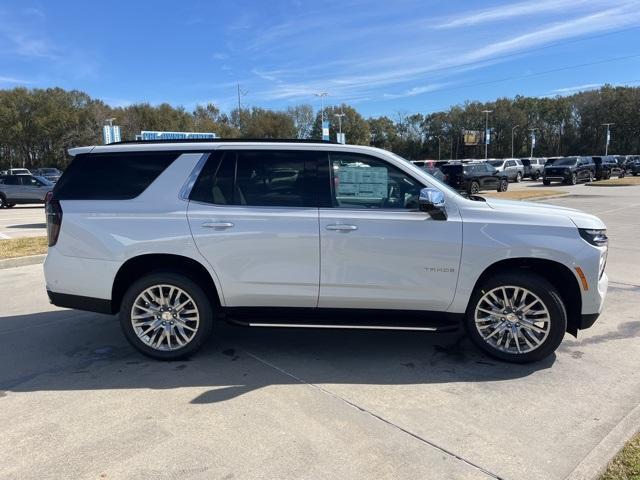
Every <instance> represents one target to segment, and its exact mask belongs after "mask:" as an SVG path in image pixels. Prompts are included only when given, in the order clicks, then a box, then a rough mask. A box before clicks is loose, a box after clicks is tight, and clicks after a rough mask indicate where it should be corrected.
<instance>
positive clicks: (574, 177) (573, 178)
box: [567, 173, 578, 185]
mask: <svg viewBox="0 0 640 480" xmlns="http://www.w3.org/2000/svg"><path fill="white" fill-rule="evenodd" d="M567 183H569V185H576V184H577V183H578V175H577V174H575V173H572V174H571V177H570V178H569V181H568V182H567Z"/></svg>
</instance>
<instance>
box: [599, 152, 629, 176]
mask: <svg viewBox="0 0 640 480" xmlns="http://www.w3.org/2000/svg"><path fill="white" fill-rule="evenodd" d="M591 158H592V159H593V163H594V164H595V166H596V175H595V177H596V180H606V179H607V178H611V177H612V176H616V177H619V178H622V177H624V176H625V173H626V171H625V168H624V165H623V164H620V163H618V160H617V159H616V157H614V156H613V155H606V156H602V157H591Z"/></svg>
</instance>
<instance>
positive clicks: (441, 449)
mask: <svg viewBox="0 0 640 480" xmlns="http://www.w3.org/2000/svg"><path fill="white" fill-rule="evenodd" d="M242 351H243V352H244V353H246V354H247V355H249V356H250V357H251V358H253V359H254V360H256V361H258V362H260V363H262V364H263V365H265V366H267V367H270V368H273V369H274V370H277V371H278V372H280V373H281V374H283V375H286V376H288V377H290V378H293V379H294V380H296V381H298V382H300V383H301V384H303V385H307V386H309V387H312V388H315V389H316V390H319V391H320V392H322V393H324V394H325V395H329V396H331V397H333V398H335V399H336V400H340V401H341V402H343V403H346V404H347V405H349V406H350V407H352V408H355V409H356V410H359V411H360V412H362V413H365V414H367V415H369V416H371V417H373V418H375V419H377V420H379V421H381V422H383V423H385V424H387V425H389V426H390V427H393V428H395V429H396V430H399V431H401V432H402V433H405V434H407V435H409V436H411V437H413V438H415V439H416V440H418V441H420V442H422V443H424V444H426V445H428V446H430V447H432V448H435V449H436V450H438V451H440V452H442V453H444V454H445V455H448V456H450V457H453V458H455V459H457V460H459V461H461V462H462V463H465V464H466V465H469V466H470V467H472V468H475V469H477V470H480V471H481V472H482V473H484V474H485V475H488V476H490V477H491V478H495V479H496V480H505V479H504V477H501V476H499V475H497V474H495V473H493V472H491V471H489V470H487V469H486V468H483V467H481V466H480V465H477V464H475V463H473V462H472V461H470V460H467V459H466V458H464V457H462V456H460V455H458V454H456V453H453V452H452V451H450V450H447V449H446V448H444V447H441V446H440V445H438V444H436V443H433V442H432V441H430V440H427V439H426V438H424V437H421V436H420V435H418V434H416V433H413V432H411V431H409V430H407V429H406V428H403V427H401V426H400V425H397V424H395V423H393V422H392V421H390V420H387V419H386V418H384V417H381V416H380V415H378V414H376V413H373V412H372V411H370V410H367V409H366V408H364V407H361V406H359V405H357V404H355V403H353V402H351V401H350V400H347V399H346V398H344V397H342V396H340V395H338V394H337V393H333V392H332V391H330V390H327V389H325V388H322V387H321V386H320V385H316V384H315V383H309V382H307V381H305V380H303V379H302V378H300V377H298V376H296V375H294V374H293V373H290V372H288V371H286V370H284V369H283V368H280V367H278V366H277V365H274V364H272V363H270V362H268V361H266V360H264V359H262V358H260V357H258V356H257V355H254V354H253V353H251V352H249V351H247V350H244V349H243V350H242Z"/></svg>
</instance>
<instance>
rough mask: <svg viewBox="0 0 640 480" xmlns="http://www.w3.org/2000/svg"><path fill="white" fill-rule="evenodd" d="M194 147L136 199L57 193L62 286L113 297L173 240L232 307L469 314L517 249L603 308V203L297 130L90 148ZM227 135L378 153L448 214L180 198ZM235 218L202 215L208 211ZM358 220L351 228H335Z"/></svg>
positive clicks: (52, 266)
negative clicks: (471, 188) (584, 204)
mask: <svg viewBox="0 0 640 480" xmlns="http://www.w3.org/2000/svg"><path fill="white" fill-rule="evenodd" d="M177 148H179V149H180V150H182V151H194V152H197V153H184V154H182V155H181V156H180V157H179V158H178V159H177V160H176V161H175V162H173V163H172V164H171V165H170V166H169V167H168V168H167V169H166V170H165V171H164V172H163V173H162V174H161V175H160V176H159V177H158V178H157V179H156V180H155V181H154V182H153V183H152V184H151V185H150V186H149V187H148V188H147V189H146V190H145V191H144V192H143V193H142V194H141V195H140V196H138V197H137V198H135V199H133V200H117V201H105V200H100V201H77V200H66V201H61V204H62V209H63V212H64V215H63V221H62V228H61V231H60V236H59V239H58V242H57V244H56V245H55V246H54V247H51V248H50V249H49V254H48V256H47V259H46V262H45V267H44V268H45V276H46V282H47V288H48V289H49V290H51V291H53V292H57V293H64V294H71V295H79V296H86V297H93V298H99V299H111V295H112V287H113V281H114V278H115V276H116V274H117V272H118V270H119V269H120V267H121V266H122V265H123V264H124V263H125V262H126V261H127V260H129V259H132V258H134V257H136V256H139V255H143V254H149V253H154V254H158V253H169V254H175V255H181V256H184V257H188V258H191V259H193V260H195V261H197V262H199V263H200V264H202V265H203V266H204V267H205V268H206V269H207V271H208V272H209V274H210V275H211V278H212V279H213V282H214V284H215V286H216V288H217V290H218V295H219V298H220V302H221V304H222V306H226V307H259V306H265V307H312V308H313V307H327V308H373V309H397V310H430V311H442V312H451V313H463V312H464V311H465V310H466V308H467V304H468V302H469V298H470V296H471V294H472V291H473V288H474V286H475V284H476V281H477V280H478V278H479V277H480V275H481V274H482V273H483V272H484V271H485V270H486V269H487V268H488V267H490V266H491V265H492V264H494V263H495V262H497V261H500V260H505V259H509V258H540V259H549V260H553V261H556V262H558V263H561V264H562V265H564V266H566V267H567V268H568V269H569V270H571V272H573V273H574V275H575V276H576V281H577V282H579V278H578V277H577V274H576V271H575V268H576V267H580V268H581V269H582V270H583V272H584V274H585V276H586V278H587V281H588V282H589V285H590V286H591V288H589V290H588V291H584V290H582V289H581V293H582V313H583V314H595V313H599V312H600V311H601V309H602V305H603V301H604V298H605V295H606V289H607V276H606V274H603V275H602V276H601V277H600V276H599V265H600V258H601V256H602V255H603V253H604V249H603V248H598V247H594V246H592V245H590V244H588V243H587V242H585V241H584V240H583V239H582V238H581V237H580V235H579V233H578V228H589V229H604V228H605V225H604V224H603V223H602V221H600V219H598V218H597V217H595V216H592V215H588V214H585V213H582V212H579V211H577V210H572V209H564V208H559V207H555V206H546V205H543V204H537V203H535V204H534V203H524V202H508V201H501V200H493V199H490V200H487V202H486V203H485V202H478V201H471V200H468V199H466V198H464V197H462V196H460V195H459V194H458V193H456V192H454V191H453V190H451V189H450V188H449V187H447V186H446V185H444V184H442V183H440V182H439V181H438V180H436V179H434V178H433V177H431V176H430V175H429V174H427V173H425V172H424V171H423V170H421V169H419V168H417V167H415V166H413V165H412V164H411V163H409V162H406V161H405V160H403V159H401V158H400V157H397V156H395V155H393V154H391V153H389V152H387V151H384V150H380V149H376V148H371V147H359V146H351V145H333V144H327V145H321V144H317V145H312V144H292V143H281V144H279V143H246V142H244V143H240V142H239V143H238V144H235V143H224V144H222V143H221V144H215V143H202V144H198V143H191V144H176V145H171V144H161V145H156V144H152V145H147V144H140V145H136V144H129V145H113V146H100V147H83V148H80V149H74V150H73V151H72V154H77V153H81V152H82V153H86V152H89V151H92V152H95V153H98V152H114V151H139V150H145V151H150V150H155V151H157V150H176V149H177ZM218 148H225V149H238V148H251V149H254V150H255V149H278V150H286V149H290V150H306V149H310V150H328V151H343V152H344V151H347V152H355V153H362V154H366V155H370V156H373V157H377V158H380V159H382V160H384V161H386V162H388V163H389V164H392V165H393V166H395V167H397V168H399V169H400V170H402V171H404V172H405V173H407V174H408V175H410V176H411V177H413V179H415V180H416V181H417V182H418V183H421V184H423V185H424V186H425V187H433V188H438V189H440V190H441V191H443V193H444V195H445V199H446V211H447V216H448V218H447V220H444V221H442V220H434V219H432V218H431V217H430V216H429V215H427V214H426V213H422V212H410V211H406V210H391V209H388V210H385V209H381V210H373V209H369V210H349V209H335V208H308V207H304V208H303V207H301V208H285V207H248V206H217V205H210V204H202V203H198V202H189V201H188V200H186V199H183V198H181V196H180V192H181V191H182V189H183V187H184V186H185V183H186V182H187V180H188V179H189V177H190V176H191V174H192V172H193V171H194V169H196V167H197V166H198V165H199V162H200V163H201V159H202V158H203V154H202V153H201V152H203V151H207V152H208V151H212V150H215V149H218ZM206 222H217V223H223V224H226V223H230V224H233V226H232V227H230V228H220V229H218V228H204V227H203V226H202V224H203V223H206ZM336 224H338V225H340V224H344V225H354V226H356V227H357V229H354V230H351V231H336V230H328V229H327V226H331V225H336Z"/></svg>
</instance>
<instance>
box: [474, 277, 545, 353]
mask: <svg viewBox="0 0 640 480" xmlns="http://www.w3.org/2000/svg"><path fill="white" fill-rule="evenodd" d="M474 320H475V326H476V329H477V330H478V333H480V337H482V339H483V340H484V341H485V342H486V343H487V344H489V345H490V346H491V347H493V348H495V349H496V350H499V351H501V352H505V353H514V354H523V353H529V352H532V351H533V350H536V349H537V348H538V347H540V346H541V345H542V344H543V343H544V341H545V340H546V339H547V337H548V336H549V331H550V330H551V316H550V315H549V310H548V309H547V306H546V305H545V304H544V303H543V302H542V300H541V299H540V297H538V296H537V295H535V294H534V293H533V292H531V291H529V290H527V289H526V288H522V287H515V286H503V287H497V288H494V289H493V290H490V291H488V292H486V293H484V295H483V296H482V297H481V298H480V300H479V301H478V304H477V305H476V308H475V313H474Z"/></svg>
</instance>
